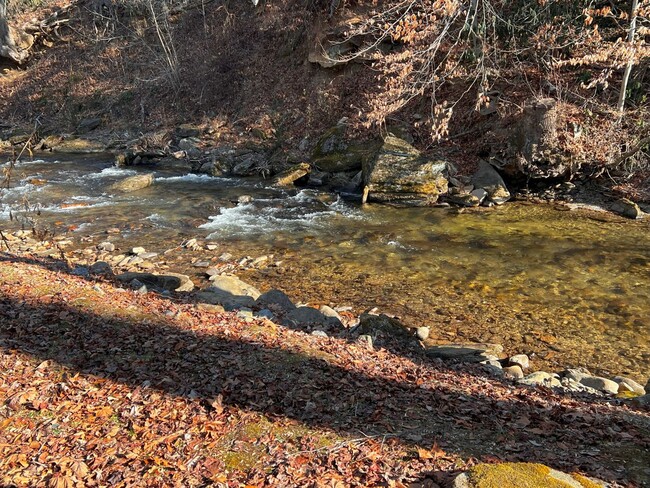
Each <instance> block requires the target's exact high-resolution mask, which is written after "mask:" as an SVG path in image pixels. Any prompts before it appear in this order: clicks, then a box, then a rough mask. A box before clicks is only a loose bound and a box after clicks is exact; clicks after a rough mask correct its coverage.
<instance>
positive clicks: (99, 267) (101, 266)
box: [88, 261, 113, 275]
mask: <svg viewBox="0 0 650 488" xmlns="http://www.w3.org/2000/svg"><path fill="white" fill-rule="evenodd" d="M88 271H89V272H90V274H94V275H103V274H113V269H112V268H111V265H110V264H108V263H107V262H106V261H97V262H96V263H93V264H92V265H91V266H90V268H89V269H88Z"/></svg>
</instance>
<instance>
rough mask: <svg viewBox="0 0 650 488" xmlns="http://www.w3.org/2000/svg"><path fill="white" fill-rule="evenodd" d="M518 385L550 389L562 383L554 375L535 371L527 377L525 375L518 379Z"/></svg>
mask: <svg viewBox="0 0 650 488" xmlns="http://www.w3.org/2000/svg"><path fill="white" fill-rule="evenodd" d="M519 383H520V384H522V385H528V386H538V385H541V386H547V387H551V388H553V387H558V386H562V383H561V382H560V380H559V378H558V377H557V375H556V374H552V373H547V372H546V371H536V372H534V373H530V374H529V375H526V376H524V377H523V378H522V379H520V380H519Z"/></svg>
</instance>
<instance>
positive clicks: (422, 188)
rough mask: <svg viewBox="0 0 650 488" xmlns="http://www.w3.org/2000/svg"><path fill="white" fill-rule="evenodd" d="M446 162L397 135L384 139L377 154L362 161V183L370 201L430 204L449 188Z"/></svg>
mask: <svg viewBox="0 0 650 488" xmlns="http://www.w3.org/2000/svg"><path fill="white" fill-rule="evenodd" d="M446 170H447V163H446V162H444V161H440V160H436V161H431V160H429V159H427V158H424V157H422V155H421V154H420V152H419V151H418V150H417V149H415V148H414V147H413V146H411V145H410V144H409V143H407V142H406V141H404V140H402V139H398V138H397V137H392V136H388V137H387V138H386V139H385V140H384V144H383V145H382V147H381V149H380V151H379V153H378V155H377V157H376V158H374V159H372V160H370V161H368V162H367V163H365V164H364V165H363V183H364V186H365V193H366V195H367V198H368V199H369V200H370V201H378V202H396V203H403V204H409V205H429V204H433V203H435V202H436V201H437V200H438V196H439V195H440V194H444V193H446V192H447V179H446V178H445V177H444V175H443V173H444V172H445V171H446Z"/></svg>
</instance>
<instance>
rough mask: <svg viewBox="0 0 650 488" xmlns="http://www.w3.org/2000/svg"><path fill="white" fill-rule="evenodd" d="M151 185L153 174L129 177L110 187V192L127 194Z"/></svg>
mask: <svg viewBox="0 0 650 488" xmlns="http://www.w3.org/2000/svg"><path fill="white" fill-rule="evenodd" d="M152 184H153V173H148V174H143V175H135V176H130V177H128V178H125V179H123V180H122V181H118V182H117V183H115V184H113V185H111V186H110V190H113V191H120V192H123V193H129V192H133V191H137V190H142V189H143V188H147V187H148V186H151V185H152Z"/></svg>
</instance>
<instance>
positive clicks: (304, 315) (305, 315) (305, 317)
mask: <svg viewBox="0 0 650 488" xmlns="http://www.w3.org/2000/svg"><path fill="white" fill-rule="evenodd" d="M283 323H284V324H286V325H294V324H318V325H325V324H327V317H325V316H324V315H323V314H322V313H320V312H319V311H318V310H316V309H315V308H312V307H298V308H296V309H294V310H292V311H290V312H289V313H288V314H286V315H285V317H284V321H283Z"/></svg>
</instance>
